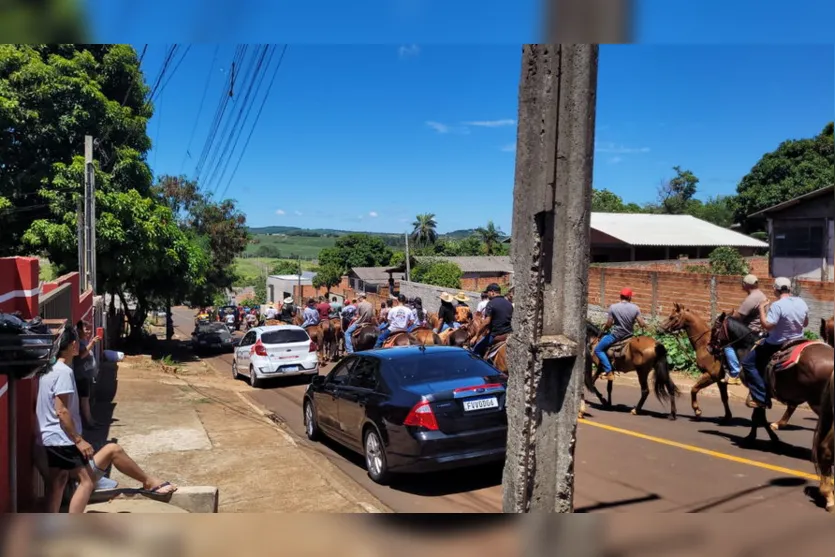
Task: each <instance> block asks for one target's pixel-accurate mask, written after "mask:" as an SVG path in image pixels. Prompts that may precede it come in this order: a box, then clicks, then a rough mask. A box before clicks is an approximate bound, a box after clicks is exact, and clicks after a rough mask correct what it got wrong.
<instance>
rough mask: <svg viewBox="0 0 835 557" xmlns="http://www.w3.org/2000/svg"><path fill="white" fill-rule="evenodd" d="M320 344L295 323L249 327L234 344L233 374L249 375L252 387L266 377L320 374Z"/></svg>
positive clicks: (259, 384)
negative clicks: (235, 345)
mask: <svg viewBox="0 0 835 557" xmlns="http://www.w3.org/2000/svg"><path fill="white" fill-rule="evenodd" d="M318 349H319V347H318V346H317V345H316V343H315V342H313V341H312V340H311V339H310V336H309V335H308V334H307V331H305V330H304V329H302V328H301V327H296V326H295V325H270V326H268V327H255V328H254V329H250V330H249V331H247V333H246V334H245V335H244V337H243V338H242V339H241V343H240V344H239V345H238V347H237V348H235V356H234V357H233V358H232V377H234V378H235V379H237V378H238V377H240V376H241V375H246V376H247V377H249V383H250V385H252V386H253V387H260V386H261V383H262V382H263V380H264V379H267V378H271V377H289V376H293V375H307V376H310V377H313V376H316V375H318V374H319V359H318V355H317V353H316V351H317V350H318Z"/></svg>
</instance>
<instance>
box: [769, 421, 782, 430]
mask: <svg viewBox="0 0 835 557" xmlns="http://www.w3.org/2000/svg"><path fill="white" fill-rule="evenodd" d="M771 429H773V430H774V431H780V424H779V423H777V422H774V423H773V424H771Z"/></svg>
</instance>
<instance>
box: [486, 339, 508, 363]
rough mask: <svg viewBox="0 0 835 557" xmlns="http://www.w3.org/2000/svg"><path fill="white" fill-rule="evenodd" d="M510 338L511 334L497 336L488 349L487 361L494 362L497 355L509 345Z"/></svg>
mask: <svg viewBox="0 0 835 557" xmlns="http://www.w3.org/2000/svg"><path fill="white" fill-rule="evenodd" d="M508 338H510V333H508V334H506V335H496V336H495V337H493V344H491V345H490V347H489V348H488V349H487V356H486V357H485V359H486V360H493V359H494V358H495V357H496V355H497V354H498V353H499V350H501V349H502V346H504V345H505V344H507V339H508Z"/></svg>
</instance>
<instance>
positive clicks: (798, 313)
mask: <svg viewBox="0 0 835 557" xmlns="http://www.w3.org/2000/svg"><path fill="white" fill-rule="evenodd" d="M791 290H792V282H791V280H789V279H787V278H785V277H778V278H776V279H774V295H775V297H776V298H777V301H775V302H774V303H772V304H769V302H768V300H767V299H765V300H763V301H762V302H760V305H759V308H758V309H759V318H760V322H761V323H762V328H763V330H764V331H765V332H767V333H768V336H767V337H766V338H765V339H763V340H761V341H760V342H759V343H757V345H756V346H754V348H753V349H752V350H751V351H750V352H749V353H748V355H747V356H745V358H743V360H742V369H744V370H745V377H746V379H747V380H748V391H749V394H748V400H747V401H746V403H745V404H746V405H747V406H748V407H749V408H765V407H767V406H770V404H769V403H770V398H771V397H770V396H769V395H768V393H767V392H766V386H765V380H764V379H763V374H764V373H765V369H766V367H767V366H768V362H769V361H770V360H771V358H772V357H773V356H774V355H775V354H776V353H777V352H778V351H779V350H780V348H781V347H782V346H783V345H784V344H786V343H787V342H792V341H796V340H801V339H803V338H804V336H803V329H804V328H805V327H808V326H809V306H807V305H806V302H804V301H803V299H802V298H800V297H798V296H794V295H792V291H791Z"/></svg>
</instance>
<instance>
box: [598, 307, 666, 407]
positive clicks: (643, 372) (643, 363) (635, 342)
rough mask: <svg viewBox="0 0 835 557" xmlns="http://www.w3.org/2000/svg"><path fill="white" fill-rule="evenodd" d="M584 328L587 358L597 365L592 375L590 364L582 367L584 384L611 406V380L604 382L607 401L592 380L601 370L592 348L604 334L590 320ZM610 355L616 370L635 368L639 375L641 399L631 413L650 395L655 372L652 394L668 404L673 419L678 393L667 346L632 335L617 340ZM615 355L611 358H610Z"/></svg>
mask: <svg viewBox="0 0 835 557" xmlns="http://www.w3.org/2000/svg"><path fill="white" fill-rule="evenodd" d="M586 331H587V333H588V340H587V342H588V350H589V357H590V358H591V359H592V361H593V362H594V364H595V365H596V366H597V372H596V373H594V374H592V367H591V366H590V365H587V366H586V370H585V374H584V375H585V384H586V388H587V389H588V390H589V391H591V392H593V393H594V394H595V395H596V396H597V398H598V400H600V403H601V404H603V406H606V407H610V406H611V405H612V379H613V378H612V379H609V381H608V385H607V388H606V390H607V394H608V400H605V401H604V400H603V395H602V394H601V393H600V391H598V390H597V387H595V385H594V383H595V381H597V379H598V378H599V377H600V375H601V374H602V373H603V369H602V368H601V366H600V360H599V359H598V358H597V356H596V355H595V354H594V348H595V347H596V346H597V343H598V342H600V339H601V338H602V337H603V333H602V332H601V330H600V329H599V328H598V327H596V326H595V325H593V324H592V323H589V322H587V323H586ZM618 344H622V345H623V348H622V350H620V351H617V345H618ZM609 354H610V358H611V359H612V364H613V367H614V369H615V370H617V371H620V372H621V373H625V372H629V371H635V372H637V374H638V382H639V383H640V385H641V398H640V400H639V401H638V404H637V405H636V406H635V407H634V408H633V409H632V415H633V416H636V415H638V414H639V413H640V412H641V410H642V408H643V407H644V403H645V402H646V400H647V397H648V396H649V374H650V372H651V371H653V370H654V371H655V377H654V379H653V390H654V391H655V397H656V398H657V399H658V400H659V402H661V403H665V402H668V401H669V403H670V414H669V415H668V418H669V419H670V420H675V419H676V397H678V396H679V390H678V387H677V386H676V384H675V383H674V382H673V379H672V377H671V376H670V365H669V362H668V361H667V349H666V348H665V347H664V345H663V344H661V343H660V342H658V341H656V340H655V339H653V338H651V337H646V336H639V337H631V338H629V339H626V340H624V341H622V342H621V343H617V344H616V345H614V346H613V347H612V348H610V349H609ZM612 356H614V358H612Z"/></svg>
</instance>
